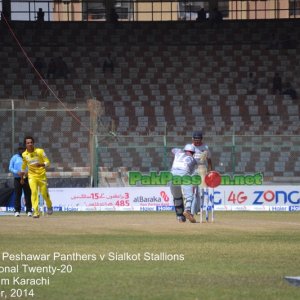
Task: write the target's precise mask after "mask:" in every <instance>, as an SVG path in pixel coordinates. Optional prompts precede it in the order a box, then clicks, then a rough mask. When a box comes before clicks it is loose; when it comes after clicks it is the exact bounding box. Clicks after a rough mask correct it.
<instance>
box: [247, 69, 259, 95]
mask: <svg viewBox="0 0 300 300" xmlns="http://www.w3.org/2000/svg"><path fill="white" fill-rule="evenodd" d="M246 88H247V91H248V93H249V94H254V93H255V90H256V88H257V80H256V78H255V77H254V75H253V73H252V72H250V73H249V74H248V78H247V87H246Z"/></svg>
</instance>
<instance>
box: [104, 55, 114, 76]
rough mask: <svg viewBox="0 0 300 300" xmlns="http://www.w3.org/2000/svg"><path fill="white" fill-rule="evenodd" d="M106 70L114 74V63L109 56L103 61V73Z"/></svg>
mask: <svg viewBox="0 0 300 300" xmlns="http://www.w3.org/2000/svg"><path fill="white" fill-rule="evenodd" d="M107 69H109V70H110V71H111V73H113V72H114V62H113V60H112V57H111V54H108V55H107V57H106V58H105V59H104V61H103V65H102V71H103V73H105V72H106V70H107Z"/></svg>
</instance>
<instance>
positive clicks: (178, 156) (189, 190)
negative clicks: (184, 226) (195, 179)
mask: <svg viewBox="0 0 300 300" xmlns="http://www.w3.org/2000/svg"><path fill="white" fill-rule="evenodd" d="M172 153H173V154H175V158H174V161H173V164H172V168H171V173H172V175H179V176H184V175H193V174H194V172H195V169H196V167H197V161H196V160H195V159H194V157H193V156H190V155H187V154H186V153H185V152H184V151H183V150H181V149H177V148H174V149H172ZM170 190H171V193H172V196H173V198H174V205H175V210H176V215H177V217H178V218H180V217H181V216H182V213H183V211H182V209H180V210H177V208H176V207H177V206H178V207H181V202H182V207H183V198H184V199H185V210H188V211H191V206H192V201H193V186H192V185H173V184H171V186H170ZM176 201H179V202H178V204H177V203H175V202H176Z"/></svg>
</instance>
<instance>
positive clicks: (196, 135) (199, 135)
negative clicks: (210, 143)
mask: <svg viewBox="0 0 300 300" xmlns="http://www.w3.org/2000/svg"><path fill="white" fill-rule="evenodd" d="M202 137H203V135H202V132H201V131H195V132H194V133H193V139H196V140H197V139H198V140H199V139H202Z"/></svg>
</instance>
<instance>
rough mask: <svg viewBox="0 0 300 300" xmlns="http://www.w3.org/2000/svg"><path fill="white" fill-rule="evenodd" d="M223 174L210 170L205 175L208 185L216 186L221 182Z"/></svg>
mask: <svg viewBox="0 0 300 300" xmlns="http://www.w3.org/2000/svg"><path fill="white" fill-rule="evenodd" d="M221 179H222V178H221V175H220V173H218V172H217V171H210V172H208V173H207V174H206V176H205V183H206V185H207V186H208V187H211V188H215V187H217V186H219V185H220V184H221Z"/></svg>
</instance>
